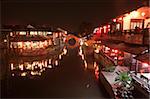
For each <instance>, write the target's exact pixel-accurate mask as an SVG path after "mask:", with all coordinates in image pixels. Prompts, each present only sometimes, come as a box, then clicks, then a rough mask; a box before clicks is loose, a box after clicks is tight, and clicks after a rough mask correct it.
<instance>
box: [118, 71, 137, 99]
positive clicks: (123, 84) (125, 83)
mask: <svg viewBox="0 0 150 99" xmlns="http://www.w3.org/2000/svg"><path fill="white" fill-rule="evenodd" d="M115 81H116V83H115V85H116V86H117V87H116V96H117V97H119V98H124V99H132V98H133V96H132V90H133V88H134V87H133V84H132V78H131V76H130V74H129V73H128V72H121V73H120V74H119V75H118V76H117V77H116V79H115Z"/></svg>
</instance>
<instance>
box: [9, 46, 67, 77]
mask: <svg viewBox="0 0 150 99" xmlns="http://www.w3.org/2000/svg"><path fill="white" fill-rule="evenodd" d="M66 54H67V49H66V47H64V48H63V49H62V50H61V51H60V52H57V54H55V55H47V56H48V57H43V58H42V56H35V57H25V58H22V57H19V59H15V58H14V59H10V62H9V66H10V73H11V76H12V77H13V76H15V77H16V76H17V77H18V76H19V77H29V78H32V77H33V76H34V77H39V76H41V75H42V73H44V72H45V71H46V70H48V69H53V68H56V67H58V66H59V64H60V60H62V58H63V56H64V55H66ZM41 58H42V59H41Z"/></svg>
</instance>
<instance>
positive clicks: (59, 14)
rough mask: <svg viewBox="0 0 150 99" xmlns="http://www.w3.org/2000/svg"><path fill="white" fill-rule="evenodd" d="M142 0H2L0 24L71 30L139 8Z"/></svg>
mask: <svg viewBox="0 0 150 99" xmlns="http://www.w3.org/2000/svg"><path fill="white" fill-rule="evenodd" d="M141 1H142V0H91V1H89V0H74V1H72V0H24V1H23V0H2V2H1V10H2V11H1V14H2V15H1V20H2V24H13V25H15V24H20V25H26V24H38V25H43V24H47V25H51V26H57V27H61V28H64V29H66V30H68V31H72V32H75V31H77V30H78V27H79V25H80V24H81V23H82V22H91V23H92V24H93V25H94V27H96V26H98V25H100V24H102V23H105V22H108V21H109V20H110V19H112V18H115V17H116V16H118V15H120V14H123V13H125V12H128V11H131V10H133V9H135V8H137V7H139V6H140V5H141V4H142V3H141Z"/></svg>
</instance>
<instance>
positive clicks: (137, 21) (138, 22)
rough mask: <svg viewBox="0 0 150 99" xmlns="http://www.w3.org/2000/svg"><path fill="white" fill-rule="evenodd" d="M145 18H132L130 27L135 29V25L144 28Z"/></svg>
mask: <svg viewBox="0 0 150 99" xmlns="http://www.w3.org/2000/svg"><path fill="white" fill-rule="evenodd" d="M142 25H143V19H131V24H130V29H135V27H136V26H137V27H139V28H140V29H142Z"/></svg>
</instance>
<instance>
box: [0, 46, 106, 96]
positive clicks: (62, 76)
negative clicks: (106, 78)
mask: <svg viewBox="0 0 150 99" xmlns="http://www.w3.org/2000/svg"><path fill="white" fill-rule="evenodd" d="M60 55H61V56H60ZM6 56H7V54H5V55H3V56H2V57H1V60H2V62H1V67H2V68H1V69H2V71H3V72H2V73H1V96H2V97H3V98H99V99H101V98H106V97H109V96H108V95H107V93H106V92H105V90H104V89H103V87H102V86H101V84H100V83H99V81H98V80H97V79H96V77H95V75H94V71H92V70H85V67H84V65H83V61H82V59H81V57H80V56H79V55H78V49H68V50H67V53H66V50H64V51H59V52H56V54H55V55H47V56H38V57H13V58H8V57H6Z"/></svg>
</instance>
